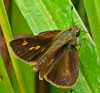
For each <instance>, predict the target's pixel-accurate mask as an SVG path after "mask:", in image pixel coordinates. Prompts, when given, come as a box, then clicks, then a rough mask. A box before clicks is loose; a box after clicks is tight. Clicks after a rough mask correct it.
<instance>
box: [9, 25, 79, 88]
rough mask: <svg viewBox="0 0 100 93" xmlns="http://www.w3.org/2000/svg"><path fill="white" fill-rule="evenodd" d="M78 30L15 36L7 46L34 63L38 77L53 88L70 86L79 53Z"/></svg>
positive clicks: (75, 79)
mask: <svg viewBox="0 0 100 93" xmlns="http://www.w3.org/2000/svg"><path fill="white" fill-rule="evenodd" d="M80 32H81V30H80V29H79V28H78V27H76V26H73V27H71V28H70V29H68V30H64V31H61V30H54V31H47V32H42V33H40V34H38V35H36V36H28V37H24V38H19V39H15V40H13V41H11V42H10V46H11V48H12V50H13V52H14V53H15V55H16V56H18V58H21V59H22V60H24V61H26V62H28V63H29V64H32V65H35V66H34V70H35V71H39V79H41V80H42V79H43V78H45V79H46V80H47V81H48V82H50V83H51V84H53V85H54V86H56V87H60V88H70V87H73V85H75V83H76V81H77V79H78V76H79V59H78V52H77V50H76V48H75V45H77V42H78V41H77V37H78V36H79V35H80Z"/></svg>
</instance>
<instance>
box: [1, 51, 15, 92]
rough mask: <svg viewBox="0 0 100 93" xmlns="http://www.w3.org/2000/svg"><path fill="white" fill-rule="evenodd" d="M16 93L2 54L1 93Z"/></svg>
mask: <svg viewBox="0 0 100 93" xmlns="http://www.w3.org/2000/svg"><path fill="white" fill-rule="evenodd" d="M8 91H9V93H14V92H13V88H12V85H11V83H10V80H9V77H8V74H7V71H6V68H5V66H4V62H3V59H2V56H1V53H0V93H7V92H8Z"/></svg>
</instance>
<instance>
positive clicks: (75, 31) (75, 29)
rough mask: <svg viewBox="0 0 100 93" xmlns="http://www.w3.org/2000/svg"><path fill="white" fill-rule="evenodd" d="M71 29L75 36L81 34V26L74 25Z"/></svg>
mask: <svg viewBox="0 0 100 93" xmlns="http://www.w3.org/2000/svg"><path fill="white" fill-rule="evenodd" d="M70 31H71V33H72V35H73V36H74V37H79V36H80V32H81V29H80V28H79V27H77V26H73V27H71V28H70Z"/></svg>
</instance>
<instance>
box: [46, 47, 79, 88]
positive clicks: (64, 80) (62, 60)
mask: <svg viewBox="0 0 100 93" xmlns="http://www.w3.org/2000/svg"><path fill="white" fill-rule="evenodd" d="M50 68H51V69H50ZM50 68H49V71H48V73H47V75H45V79H46V80H47V81H48V82H50V83H51V84H53V85H55V86H57V87H62V88H69V87H72V86H73V85H74V84H75V82H76V81H77V79H78V75H79V60H78V53H77V51H76V49H75V47H74V46H70V47H68V46H64V47H63V48H61V49H60V50H59V51H58V53H57V54H56V55H55V59H54V62H53V64H52V65H51V66H50Z"/></svg>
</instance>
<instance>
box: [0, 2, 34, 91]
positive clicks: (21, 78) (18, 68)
mask: <svg viewBox="0 0 100 93" xmlns="http://www.w3.org/2000/svg"><path fill="white" fill-rule="evenodd" d="M0 25H1V28H2V30H3V34H4V37H5V40H6V44H7V47H8V50H9V53H10V56H11V59H12V64H13V67H14V71H15V73H16V77H17V80H18V83H19V87H20V89H21V93H34V92H35V90H34V88H35V87H32V86H33V85H34V81H33V80H32V79H30V77H28V76H30V74H29V73H28V72H27V71H29V72H32V73H33V70H32V68H31V67H30V66H29V65H28V64H25V63H23V62H20V61H19V60H18V59H16V58H15V56H14V55H13V54H12V51H11V50H10V47H9V41H11V40H12V39H13V35H12V32H11V28H10V25H9V22H8V19H7V15H6V12H5V8H4V4H3V0H0ZM23 65H24V66H25V68H30V70H27V71H25V69H24V66H23ZM26 73H28V75H27V77H25V75H26ZM31 76H32V77H33V74H32V75H31ZM33 78H34V77H33ZM30 80H32V81H30ZM29 81H30V82H32V83H29ZM32 84H33V85H32ZM30 86H31V87H30Z"/></svg>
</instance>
